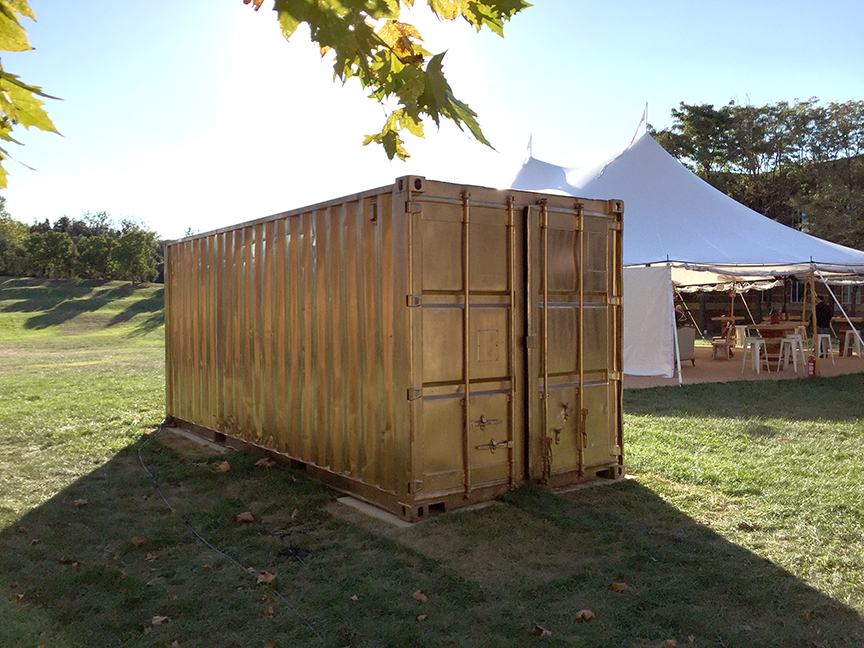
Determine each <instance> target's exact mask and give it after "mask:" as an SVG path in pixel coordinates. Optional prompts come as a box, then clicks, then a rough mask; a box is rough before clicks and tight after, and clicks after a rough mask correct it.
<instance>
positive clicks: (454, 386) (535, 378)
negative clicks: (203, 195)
mask: <svg viewBox="0 0 864 648" xmlns="http://www.w3.org/2000/svg"><path fill="white" fill-rule="evenodd" d="M622 216H623V204H622V203H621V201H617V200H584V199H574V198H571V197H564V196H552V195H543V194H536V193H530V192H519V191H498V190H493V189H487V188H481V187H471V186H461V185H455V184H450V183H443V182H433V181H428V180H426V179H425V178H422V177H417V176H408V177H404V178H399V179H398V180H397V181H396V182H395V184H394V185H392V186H389V187H384V188H381V189H376V190H371V191H368V192H364V193H361V194H357V195H354V196H350V197H347V198H343V199H339V200H334V201H331V202H327V203H323V204H320V205H315V206H312V207H308V208H304V209H299V210H295V211H291V212H286V213H284V214H277V215H275V216H271V217H268V218H264V219H260V220H257V221H252V222H249V223H245V224H242V225H237V226H235V227H229V228H225V229H221V230H217V231H214V232H210V233H207V234H201V235H198V236H194V237H190V238H187V239H183V240H180V241H174V242H169V243H167V244H166V249H165V277H166V278H165V283H166V391H167V394H166V403H167V414H168V416H169V417H172V418H173V419H176V420H177V421H179V422H181V423H183V424H185V425H186V426H188V427H190V428H191V429H194V430H197V431H199V432H202V433H205V434H208V435H209V436H211V437H215V438H222V437H223V436H224V435H230V436H232V437H236V438H237V439H239V440H241V441H244V442H246V443H250V444H253V445H256V446H260V447H264V448H267V449H269V450H271V451H273V452H275V453H279V454H281V455H284V456H285V457H289V458H291V459H293V460H296V461H298V462H301V463H302V464H304V465H305V466H306V467H307V469H308V470H309V471H310V472H311V473H312V474H313V475H315V476H318V477H321V478H323V479H325V480H327V481H329V482H331V483H333V484H334V485H336V486H337V487H339V488H342V489H344V490H348V491H350V492H352V493H354V494H355V495H357V496H359V497H361V498H363V499H366V500H368V501H370V502H372V503H374V504H377V505H378V506H381V507H382V508H385V509H387V510H389V511H391V512H393V513H395V514H397V515H399V516H400V517H402V518H404V519H408V520H416V519H419V518H422V517H425V516H427V515H429V514H430V512H432V511H435V510H446V509H450V508H454V507H457V506H461V505H465V504H473V503H476V502H478V501H483V500H486V499H490V498H492V497H495V496H496V495H498V494H500V493H502V492H504V491H506V490H507V489H509V488H512V487H515V486H518V485H519V484H521V483H523V482H525V481H527V480H538V481H543V482H545V483H549V484H551V485H556V486H561V485H567V484H572V483H578V482H581V481H586V480H588V479H593V478H595V477H596V476H598V475H604V476H608V477H620V476H621V475H622V473H623V453H622V448H623V441H622V432H621V431H622V422H621V322H622V319H621V286H622V280H621V276H622V271H621V253H622V244H621V235H622V228H621V223H622Z"/></svg>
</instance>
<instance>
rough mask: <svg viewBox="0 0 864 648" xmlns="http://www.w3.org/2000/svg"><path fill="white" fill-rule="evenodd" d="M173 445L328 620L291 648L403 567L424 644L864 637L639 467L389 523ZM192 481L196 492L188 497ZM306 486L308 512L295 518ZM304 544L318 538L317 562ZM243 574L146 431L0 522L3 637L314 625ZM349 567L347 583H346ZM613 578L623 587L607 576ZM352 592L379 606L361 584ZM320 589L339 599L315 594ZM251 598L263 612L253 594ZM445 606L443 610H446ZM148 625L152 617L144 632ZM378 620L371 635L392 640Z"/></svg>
mask: <svg viewBox="0 0 864 648" xmlns="http://www.w3.org/2000/svg"><path fill="white" fill-rule="evenodd" d="M157 450H158V449H154V448H153V447H150V448H149V449H148V450H147V453H145V461H146V462H147V463H148V465H149V466H150V468H151V469H153V470H154V472H155V473H156V474H157V477H158V479H159V480H161V482H162V484H163V486H164V487H165V489H166V492H168V494H169V497H170V498H171V499H172V502H173V503H174V504H175V505H178V508H186V509H187V510H193V511H194V512H195V513H194V515H195V518H193V519H194V520H195V524H196V525H197V526H198V527H199V528H201V529H202V530H204V531H205V534H206V535H207V536H208V537H209V539H210V540H213V541H214V542H215V543H216V544H217V545H221V548H223V549H228V548H229V547H233V549H229V551H241V552H242V553H243V554H244V555H238V556H237V558H238V559H240V560H241V561H243V560H246V559H247V558H248V556H257V560H258V561H265V560H266V561H267V562H264V563H262V564H266V565H268V569H273V570H274V571H276V572H278V573H279V574H280V578H284V579H285V580H286V581H288V582H290V586H286V588H284V590H283V591H285V592H286V595H287V596H289V597H290V600H291V603H292V605H294V606H297V608H299V609H302V610H303V614H304V615H305V617H306V620H307V622H308V623H309V624H310V625H314V626H315V627H316V628H317V630H318V633H319V636H317V637H313V636H310V635H309V634H308V633H306V635H305V636H303V637H298V636H296V634H295V635H294V636H295V641H294V643H290V644H289V643H285V644H279V645H297V646H301V645H302V646H306V645H308V646H316V647H317V646H322V645H323V646H336V647H338V646H342V645H344V639H343V637H342V635H341V634H340V632H342V629H341V627H340V626H339V625H338V624H336V623H335V622H333V621H332V619H333V618H335V617H339V616H340V615H341V616H342V617H343V618H356V623H357V624H358V625H359V624H362V623H364V621H363V619H362V618H358V617H357V615H361V617H362V614H364V613H365V614H370V615H374V614H378V613H379V612H380V614H381V615H382V617H381V618H384V617H387V615H388V614H389V615H390V616H393V612H392V607H393V606H396V605H399V604H400V603H399V602H401V601H403V600H407V601H409V602H410V603H411V604H414V603H416V601H414V600H412V598H411V592H412V591H414V590H415V589H416V585H414V584H410V583H412V582H413V581H408V584H406V583H405V582H404V579H405V578H406V574H409V573H411V574H418V575H417V578H418V579H420V580H419V581H418V582H421V583H422V582H426V583H427V584H428V586H429V587H428V588H427V589H426V593H427V594H428V595H429V602H428V603H427V604H425V606H424V607H423V609H422V612H423V613H427V610H428V618H429V619H430V621H429V623H428V624H424V625H422V626H421V629H420V630H418V631H416V632H417V634H415V635H413V636H412V641H411V644H410V645H416V646H428V647H429V648H432V647H433V646H436V647H437V646H454V647H455V646H457V645H458V646H460V648H461V647H465V648H475V647H476V648H480V647H484V648H485V647H486V646H496V648H498V647H501V648H509V647H512V648H522V647H524V646H528V645H535V643H536V642H537V638H536V637H530V636H529V630H530V628H531V627H533V624H535V623H536V624H540V625H541V626H542V627H543V628H546V629H548V630H549V631H550V632H551V633H552V634H551V637H549V638H548V642H546V641H545V640H544V642H543V645H548V646H550V647H551V646H568V645H570V646H572V645H578V646H585V647H596V648H606V647H608V646H627V647H631V646H634V647H636V648H643V647H644V648H649V647H653V646H657V645H659V644H660V643H661V642H663V641H666V640H669V639H674V640H676V641H677V642H678V643H677V645H679V646H688V647H690V648H709V647H711V648H717V647H726V648H751V647H753V646H759V647H760V648H813V647H814V646H823V647H825V648H829V647H830V648H853V647H854V648H860V647H861V646H862V645H864V619H862V617H861V616H860V615H859V613H858V612H856V611H855V610H854V609H852V608H850V607H848V606H845V605H843V604H842V603H840V602H838V601H836V600H834V599H832V598H831V597H829V596H826V595H825V594H823V593H821V592H819V591H817V590H816V589H814V588H812V587H810V586H809V585H808V584H807V583H805V582H803V581H802V580H800V579H798V578H796V577H795V576H794V575H792V574H791V573H789V572H787V571H785V570H783V569H781V568H780V567H778V566H776V565H775V564H773V563H771V562H770V561H768V560H765V559H763V558H761V557H759V556H757V555H756V554H754V553H752V552H750V551H748V550H746V549H744V548H742V547H740V546H737V545H735V544H732V543H730V542H728V541H726V540H725V539H723V538H722V537H721V536H720V535H719V534H717V533H716V532H714V531H713V530H712V529H710V528H708V527H706V526H704V525H701V524H699V523H697V522H695V521H694V520H692V519H691V518H689V517H688V516H686V515H685V514H683V513H682V512H681V511H679V510H678V509H676V508H675V507H673V506H670V505H669V504H668V503H666V502H665V501H663V500H662V499H661V498H660V497H658V496H657V495H656V494H655V493H653V492H652V491H650V490H649V489H647V488H645V487H644V486H642V485H640V484H638V483H636V482H634V481H632V480H627V481H623V480H622V481H618V482H614V483H611V484H609V485H606V486H603V487H598V488H586V489H582V490H578V491H574V492H570V493H566V494H558V495H556V494H553V493H551V492H549V491H548V490H545V489H543V488H540V487H534V486H528V487H525V488H522V489H520V490H518V491H515V492H512V493H510V494H508V495H507V496H506V497H505V498H504V502H503V503H497V504H495V505H493V506H490V507H487V508H484V509H480V510H466V511H455V512H452V513H447V514H443V515H440V516H438V517H436V518H433V519H431V520H429V521H427V522H423V523H418V524H415V525H413V526H412V527H411V528H409V529H393V528H392V527H390V528H388V529H382V528H381V527H380V526H377V527H376V526H375V525H380V524H383V523H380V522H377V521H371V522H369V521H368V520H367V519H362V520H358V519H351V518H348V519H347V520H346V519H342V520H333V519H332V518H331V517H330V514H329V513H327V512H326V511H329V510H331V509H332V507H333V506H334V504H333V500H335V497H336V495H335V494H332V493H331V492H330V491H329V489H326V488H324V487H320V486H318V485H317V484H315V483H314V482H310V480H308V479H307V478H306V477H304V476H302V475H301V474H300V473H297V472H296V471H288V470H284V475H283V474H282V473H283V469H281V468H280V469H271V470H270V471H267V472H264V473H262V472H260V471H261V470H262V469H260V468H258V469H256V468H254V462H255V459H256V458H255V457H251V458H248V459H245V461H246V465H245V466H244V464H243V463H242V461H244V460H243V459H242V458H240V457H238V456H236V455H232V456H231V458H230V462H231V471H230V472H228V473H220V472H216V471H214V470H207V468H206V466H204V467H203V468H202V467H201V466H202V464H201V462H202V461H204V462H206V461H210V460H209V459H207V458H203V459H188V460H186V461H182V462H181V461H179V460H178V459H177V458H176V457H173V456H170V454H171V453H170V452H168V451H166V450H158V452H159V453H160V454H159V456H160V457H161V458H157V455H156V454H155V453H156V452H157ZM157 462H159V463H158V464H157ZM195 471H198V473H197V474H200V472H201V471H203V472H204V474H205V476H206V478H207V479H209V480H210V481H206V480H205V481H201V479H202V478H201V477H200V476H199V477H195V476H194V474H196V473H195ZM256 471H258V472H256ZM196 480H198V481H197V482H196ZM196 490H197V491H198V494H197V497H198V498H200V499H194V500H188V501H187V500H186V499H184V498H190V497H192V496H193V495H195V493H196ZM313 492H314V495H313V496H310V493H313ZM262 497H263V498H265V499H266V498H269V497H278V498H279V501H283V502H284V506H283V507H282V508H284V509H285V514H284V515H281V514H280V515H279V516H274V519H275V518H276V517H278V518H279V519H280V520H282V522H280V523H279V524H281V525H282V526H287V527H288V528H286V529H284V532H285V533H287V534H288V535H286V536H284V537H285V538H288V539H290V543H289V544H290V546H289V547H288V550H285V546H288V545H285V546H283V545H284V541H283V539H282V536H280V535H279V533H277V532H275V531H273V530H272V529H269V530H268V529H267V528H266V526H267V525H268V524H270V525H273V524H276V523H275V522H263V523H262V524H261V526H260V527H256V526H255V525H251V526H246V527H240V526H239V525H237V524H236V523H235V522H234V515H235V514H236V512H237V511H241V510H245V509H244V508H242V506H245V504H244V502H255V501H260V500H261V499H262ZM205 498H206V499H205ZM82 500H83V501H84V503H82ZM205 501H206V502H207V503H208V504H207V505H206V506H205V505H203V503H204V502H205ZM297 501H300V502H303V504H300V510H301V511H302V514H301V515H302V516H303V518H304V519H307V520H309V521H310V522H309V524H308V526H306V527H304V526H303V525H302V524H301V525H300V526H292V524H291V523H290V522H288V519H289V518H290V516H291V513H290V510H291V509H292V508H293V507H294V506H295V504H294V503H293V502H297ZM238 507H241V508H238ZM346 508H347V507H346ZM351 510H352V511H354V510H353V509H351ZM295 513H296V510H295ZM355 513H356V512H355ZM187 514H188V512H187ZM356 515H358V516H361V514H359V513H356ZM226 520H227V522H226ZM328 520H330V521H328ZM370 525H371V526H370ZM136 536H141V539H142V543H141V544H136V542H135V541H133V540H132V539H133V537H136ZM226 543H227V546H226ZM231 543H236V544H231ZM346 547H347V548H350V550H346ZM280 548H281V549H283V551H281V553H280V551H279V549H280ZM297 552H305V553H303V556H304V558H303V560H302V564H301V563H300V562H298V559H297V555H296V554H297ZM283 554H284V555H283ZM310 556H311V557H310ZM280 561H281V562H280ZM376 563H381V564H385V563H386V564H387V565H388V567H387V571H386V573H384V574H381V573H379V572H380V571H381V570H376V569H374V568H371V569H370V564H376ZM202 565H206V568H205V569H204V570H203V571H202ZM270 565H272V567H271V566H270ZM293 573H297V576H296V577H293V578H290V580H289V577H290V575H291V574H293ZM337 574H338V575H337ZM243 578H244V576H243V574H242V573H241V572H240V571H239V570H238V568H237V566H236V565H233V564H230V562H229V561H227V560H225V559H224V558H221V557H220V556H218V555H216V554H215V553H214V552H212V551H211V550H209V549H207V548H206V547H204V546H203V545H200V544H199V543H198V542H197V541H196V540H195V539H194V538H192V537H191V535H190V534H189V533H188V530H187V529H186V528H185V527H184V520H183V518H182V516H178V515H172V514H171V513H170V511H168V510H166V507H165V505H164V503H163V502H162V501H161V500H160V498H159V497H158V496H157V495H156V494H155V492H154V490H153V487H152V484H151V483H150V481H149V479H148V478H147V476H146V474H145V473H144V471H143V469H142V467H141V465H139V462H138V456H137V454H136V446H131V447H129V448H126V449H124V450H123V451H121V452H120V453H118V454H117V455H116V456H115V457H113V458H112V459H111V460H110V461H109V462H107V463H106V464H104V465H102V466H101V467H99V468H98V469H96V470H95V471H93V472H91V473H90V474H88V475H87V476H85V477H83V478H81V479H79V480H78V481H76V482H75V483H73V484H71V485H70V486H68V487H67V488H66V489H65V490H63V491H62V492H60V493H58V494H57V495H56V496H54V497H52V498H51V499H50V500H48V501H46V502H45V503H44V504H42V505H41V506H39V507H38V508H36V509H34V510H32V511H30V512H29V513H27V514H26V515H24V516H23V517H21V518H20V519H18V520H16V521H15V522H14V523H12V524H10V525H9V526H7V527H6V528H5V529H2V530H0V588H2V589H3V592H4V596H3V599H4V600H2V601H0V616H3V618H4V623H3V624H0V645H23V644H25V643H26V641H25V639H26V638H29V636H30V635H29V634H27V633H29V632H31V629H32V631H33V632H34V633H36V634H38V636H39V642H40V643H44V644H45V645H64V646H95V645H99V646H109V645H111V646H114V645H127V646H139V645H140V646H144V645H148V646H149V645H170V644H171V642H172V641H173V640H174V639H175V638H176V637H183V636H185V634H184V633H187V632H191V631H192V629H193V628H197V629H198V631H199V632H200V629H201V627H202V625H201V624H202V623H205V621H202V619H203V620H206V627H207V628H208V632H210V633H212V634H211V636H209V637H202V639H205V640H208V645H211V646H216V647H221V646H225V647H227V646H234V645H244V644H243V642H242V641H240V640H239V639H238V637H237V636H236V635H232V634H231V633H232V632H234V629H235V628H236V627H240V625H239V624H242V623H248V624H252V623H253V622H254V624H261V626H260V627H261V628H264V629H265V630H264V631H266V632H274V633H275V632H276V631H284V632H286V633H287V632H288V631H289V630H290V631H291V632H295V633H296V632H297V628H298V626H300V631H303V628H302V626H301V624H299V623H298V621H297V618H296V616H295V615H294V614H287V615H285V616H279V615H278V614H277V616H276V617H275V618H273V619H270V618H267V617H265V616H263V615H262V613H261V607H262V606H261V605H260V604H259V603H258V601H259V598H260V597H261V596H262V592H264V590H263V589H260V586H259V589H255V587H254V582H253V584H252V586H251V587H246V585H247V584H246V583H245V581H244V580H243ZM340 579H341V580H342V582H345V580H349V581H350V582H351V583H352V584H351V589H350V590H340V589H339V585H337V582H338V581H340ZM280 582H282V581H281V580H280ZM613 583H623V584H625V586H626V587H625V588H623V589H620V587H619V589H620V591H610V589H609V588H608V587H609V585H611V584H613ZM354 591H359V592H362V594H361V597H360V600H361V601H368V603H367V606H369V609H368V610H367V608H363V607H357V605H358V604H357V602H356V601H355V600H352V599H351V598H350V593H351V592H354ZM265 593H266V592H265ZM19 594H20V595H21V597H20V600H14V602H10V601H8V600H6V599H7V598H10V597H11V598H12V599H15V597H17V596H18V595H19ZM232 597H234V598H236V601H235V600H234V598H232ZM319 598H320V600H322V601H328V603H327V605H326V606H318V607H316V606H314V605H311V604H309V603H308V601H309V600H312V599H315V600H318V599H319ZM247 600H248V601H252V604H251V605H250V606H249V607H248V609H245V608H241V607H238V606H240V605H245V604H244V603H243V601H247ZM417 605H418V606H419V605H420V604H417ZM378 608H381V610H380V611H379V610H378ZM411 609H413V608H411ZM583 609H588V610H591V611H592V612H593V614H594V615H595V618H594V619H593V620H592V621H591V622H589V623H581V622H580V621H579V620H578V619H577V617H576V612H577V611H579V610H583ZM358 610H366V612H364V613H361V612H358ZM388 610H390V612H388ZM417 610H420V607H417ZM445 611H447V612H446V613H447V614H448V615H449V616H447V617H446V621H442V622H439V621H438V620H437V619H436V613H437V614H441V615H442V616H443V615H444V614H445ZM400 614H402V612H401V611H400ZM416 614H417V611H414V612H411V611H410V610H409V612H408V614H406V615H404V616H405V621H404V623H405V624H406V625H405V628H416V627H417V621H416V620H415V616H416ZM156 615H167V616H169V617H171V622H170V624H169V625H168V626H167V628H163V627H162V626H158V627H151V625H150V623H149V620H150V619H151V618H153V617H154V616H156ZM143 626H146V627H149V628H151V630H152V633H151V634H150V635H149V636H147V637H145V636H144V634H143V633H142V627H143ZM369 627H371V628H373V629H370V630H365V632H366V633H367V634H366V635H364V638H365V639H366V640H368V641H365V642H361V644H362V645H393V644H388V643H387V641H388V640H387V638H386V637H384V636H376V635H375V634H374V633H375V632H376V630H375V629H374V628H375V627H376V626H374V625H373V626H369ZM401 627H402V626H400V628H401ZM249 628H250V632H251V631H253V630H254V632H256V633H257V632H260V631H261V630H260V628H259V626H258V625H255V626H254V628H252V626H251V625H250V626H249ZM291 629H293V630H291ZM407 631H408V630H406V632H407ZM410 632H414V630H411V631H410ZM36 634H34V635H33V636H36ZM253 636H256V637H260V636H261V635H260V634H257V635H253ZM340 641H341V643H340ZM31 643H32V642H31ZM361 644H358V645H361ZM245 645H252V644H249V643H246V644H245ZM256 645H257V644H256ZM400 645H405V644H400ZM536 645H540V644H539V643H536ZM666 645H672V644H666Z"/></svg>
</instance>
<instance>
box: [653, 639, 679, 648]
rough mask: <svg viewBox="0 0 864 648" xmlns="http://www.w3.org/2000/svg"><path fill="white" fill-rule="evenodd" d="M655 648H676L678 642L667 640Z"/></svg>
mask: <svg viewBox="0 0 864 648" xmlns="http://www.w3.org/2000/svg"><path fill="white" fill-rule="evenodd" d="M657 648H678V642H677V641H675V640H674V639H667V640H666V641H661V642H660V643H659V644H657Z"/></svg>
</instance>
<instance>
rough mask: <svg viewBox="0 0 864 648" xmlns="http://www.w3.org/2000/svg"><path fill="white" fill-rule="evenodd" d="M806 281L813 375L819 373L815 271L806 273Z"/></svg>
mask: <svg viewBox="0 0 864 648" xmlns="http://www.w3.org/2000/svg"><path fill="white" fill-rule="evenodd" d="M807 283H808V284H809V285H810V321H811V322H812V323H813V359H814V360H815V361H816V363H815V367H814V369H815V371H814V374H813V375H814V376H818V375H819V337H818V335H817V332H816V273H815V272H813V271H812V270H811V271H810V274H809V275H807Z"/></svg>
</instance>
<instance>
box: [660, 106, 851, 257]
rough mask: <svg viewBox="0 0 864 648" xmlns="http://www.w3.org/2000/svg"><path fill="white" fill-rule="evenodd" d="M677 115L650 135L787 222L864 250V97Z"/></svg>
mask: <svg viewBox="0 0 864 648" xmlns="http://www.w3.org/2000/svg"><path fill="white" fill-rule="evenodd" d="M672 117H673V119H674V123H673V125H672V127H671V128H668V129H664V130H660V131H657V130H654V129H653V128H651V127H650V126H649V127H648V131H649V133H651V135H652V136H653V137H654V138H655V139H656V140H657V141H658V142H659V143H660V145H661V146H663V147H664V148H665V149H666V150H667V151H668V152H669V153H670V154H672V155H674V156H675V157H676V158H678V159H679V160H681V161H682V162H683V163H684V164H685V165H687V166H688V167H689V168H690V169H691V170H692V171H694V172H695V173H696V174H697V175H699V176H700V177H701V178H703V179H704V180H706V181H707V182H709V183H711V184H712V185H713V186H714V187H716V188H717V189H719V190H720V191H723V192H724V193H726V194H728V195H729V196H731V197H732V198H734V199H735V200H737V201H739V202H741V203H743V204H745V205H747V206H748V207H750V208H751V209H754V210H755V211H757V212H759V213H761V214H764V215H765V216H768V217H770V218H773V219H774V220H776V221H779V222H781V223H783V224H784V225H789V226H792V227H795V228H797V229H800V230H803V231H805V232H807V233H808V234H813V235H815V236H818V237H820V238H824V239H827V240H829V241H834V242H836V243H840V244H843V245H848V246H851V247H854V248H858V249H864V101H847V102H845V103H834V102H832V103H828V104H820V103H819V101H818V100H817V99H816V98H815V97H814V98H810V99H807V100H806V101H799V100H796V101H794V102H793V103H788V102H785V101H781V102H778V103H775V104H769V105H765V106H751V105H740V104H737V103H735V102H734V101H730V102H729V103H728V104H727V105H725V106H722V107H720V108H715V107H714V106H713V105H710V104H701V105H688V104H685V103H683V102H682V103H681V105H680V109H679V110H674V109H673V110H672Z"/></svg>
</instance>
